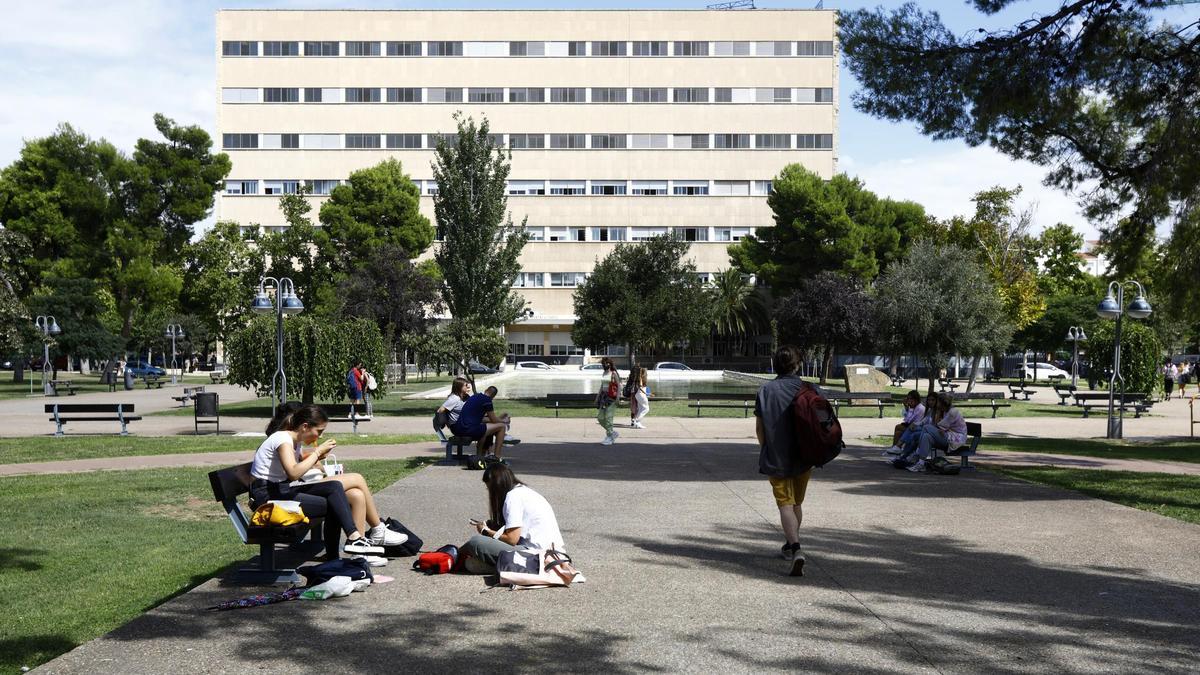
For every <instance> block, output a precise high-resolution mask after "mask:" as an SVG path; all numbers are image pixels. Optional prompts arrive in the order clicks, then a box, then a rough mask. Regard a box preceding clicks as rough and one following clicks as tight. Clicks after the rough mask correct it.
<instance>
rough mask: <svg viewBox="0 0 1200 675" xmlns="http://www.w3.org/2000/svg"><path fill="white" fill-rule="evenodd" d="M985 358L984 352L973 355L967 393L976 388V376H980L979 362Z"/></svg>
mask: <svg viewBox="0 0 1200 675" xmlns="http://www.w3.org/2000/svg"><path fill="white" fill-rule="evenodd" d="M982 359H983V354H976V355H974V356H972V357H971V374H970V375H968V376H967V393H968V394H969V393H971V392H972V391H974V390H975V378H976V377H978V376H979V362H980V361H981V360H982Z"/></svg>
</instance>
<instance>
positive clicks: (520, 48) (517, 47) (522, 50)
mask: <svg viewBox="0 0 1200 675" xmlns="http://www.w3.org/2000/svg"><path fill="white" fill-rule="evenodd" d="M508 55H509V56H528V55H529V43H527V42H510V43H508Z"/></svg>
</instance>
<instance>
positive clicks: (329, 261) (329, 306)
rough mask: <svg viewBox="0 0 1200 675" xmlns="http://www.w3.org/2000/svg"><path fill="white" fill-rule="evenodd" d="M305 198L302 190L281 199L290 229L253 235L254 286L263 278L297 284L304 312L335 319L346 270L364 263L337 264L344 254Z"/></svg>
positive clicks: (281, 208) (346, 262)
mask: <svg viewBox="0 0 1200 675" xmlns="http://www.w3.org/2000/svg"><path fill="white" fill-rule="evenodd" d="M304 195H305V191H304V190H303V189H301V191H300V192H297V193H293V194H287V195H283V196H282V197H280V198H279V210H280V211H281V212H282V213H283V220H284V222H285V223H286V224H287V227H284V228H281V229H280V230H278V231H274V232H262V231H257V232H253V233H252V234H251V237H250V238H251V240H252V241H253V242H254V243H255V247H254V254H253V255H252V256H251V262H250V268H251V269H252V270H254V272H253V274H252V276H253V279H252V282H253V283H254V284H255V285H256V286H257V284H258V281H259V279H260V278H261V277H264V276H270V277H275V278H276V279H278V278H281V277H288V278H290V279H291V280H292V281H293V282H295V284H296V294H297V295H299V296H300V299H301V301H303V302H304V308H305V311H307V312H311V313H313V314H317V315H320V316H335V315H336V314H337V308H338V307H339V306H340V299H339V298H338V297H337V281H338V279H340V278H341V277H342V276H343V275H344V274H346V270H349V269H354V268H356V267H357V266H358V265H359V264H361V263H359V262H355V261H353V260H350V259H343V260H342V261H341V262H340V263H335V260H336V259H337V257H338V256H339V255H341V254H340V253H339V252H338V251H337V249H336V247H333V246H332V245H331V244H330V242H329V240H328V238H327V235H326V234H324V233H323V232H322V230H321V229H320V228H317V227H316V226H314V225H313V223H312V221H311V220H310V219H309V217H308V214H309V212H311V211H312V205H311V204H309V202H308V199H306V198H305V196H304ZM369 250H373V249H369Z"/></svg>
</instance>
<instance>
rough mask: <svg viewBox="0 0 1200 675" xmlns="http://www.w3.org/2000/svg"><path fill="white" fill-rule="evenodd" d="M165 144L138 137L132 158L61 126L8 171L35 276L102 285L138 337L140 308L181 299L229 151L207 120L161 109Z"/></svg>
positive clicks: (7, 184)
mask: <svg viewBox="0 0 1200 675" xmlns="http://www.w3.org/2000/svg"><path fill="white" fill-rule="evenodd" d="M154 125H155V127H156V128H157V129H158V131H159V133H160V134H162V136H163V137H164V138H165V142H164V141H151V140H147V139H140V140H138V142H137V144H136V146H135V150H134V152H133V155H132V157H126V156H125V155H123V154H122V153H120V152H119V151H118V150H117V149H116V148H115V147H113V145H112V144H110V143H108V142H107V141H104V140H100V141H93V140H91V139H89V138H88V137H87V136H85V135H83V134H82V133H80V132H78V131H76V130H75V129H73V128H71V126H70V125H66V124H64V125H62V126H60V127H59V128H58V131H57V132H56V133H54V134H53V135H51V136H48V137H46V138H41V139H36V140H33V141H29V142H27V143H26V144H25V147H23V148H22V150H21V156H20V158H19V159H17V161H16V162H14V163H13V164H11V165H10V166H8V167H7V168H5V169H4V170H3V172H0V204H2V205H3V206H2V207H0V209H2V210H0V222H3V223H4V224H5V227H6V228H8V229H11V230H13V231H15V232H18V233H20V234H22V235H24V236H25V237H26V238H27V239H28V240H29V241H30V243H31V251H30V254H29V255H28V256H27V257H26V258H25V259H24V260H23V261H22V264H23V266H24V267H25V268H26V269H27V270H28V271H29V272H30V277H31V281H32V283H34V284H35V285H36V284H37V283H38V282H40V281H41V280H43V279H45V278H47V277H50V276H56V277H64V278H90V279H94V280H96V281H98V282H100V283H102V284H103V286H104V288H105V289H106V290H108V291H109V292H110V293H111V295H112V298H113V301H114V303H115V306H116V308H117V311H118V313H119V315H120V317H121V335H122V336H123V337H126V338H128V337H129V336H130V335H131V334H132V330H133V323H134V316H135V314H136V313H137V312H138V311H140V310H142V309H144V308H146V307H150V306H155V305H159V304H163V303H173V302H174V301H175V300H176V299H177V298H178V296H179V291H180V287H181V283H182V282H181V279H180V274H179V271H178V268H179V266H180V265H179V263H180V256H181V253H182V251H183V250H184V244H185V243H186V242H187V240H188V239H189V238H190V237H191V234H192V229H191V226H192V225H193V224H194V223H196V222H198V221H199V220H201V219H202V218H204V217H205V216H206V215H207V214H208V212H209V210H211V208H212V204H213V195H214V193H215V192H216V191H217V190H218V189H220V187H221V184H222V180H223V179H224V178H225V176H226V175H227V174H228V173H229V169H230V162H229V158H228V157H227V156H226V155H224V154H216V155H214V154H212V153H211V148H212V141H211V139H210V138H209V136H208V134H207V133H206V132H205V131H204V130H203V129H201V128H200V127H195V126H187V127H181V126H177V125H176V124H175V122H174V121H172V120H170V119H168V118H166V117H164V116H162V115H155V116H154Z"/></svg>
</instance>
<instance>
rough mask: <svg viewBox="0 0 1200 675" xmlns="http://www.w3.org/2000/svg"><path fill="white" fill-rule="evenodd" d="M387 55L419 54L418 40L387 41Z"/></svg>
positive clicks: (419, 45)
mask: <svg viewBox="0 0 1200 675" xmlns="http://www.w3.org/2000/svg"><path fill="white" fill-rule="evenodd" d="M387 55H388V56H420V55H421V43H420V42H389V43H387Z"/></svg>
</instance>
